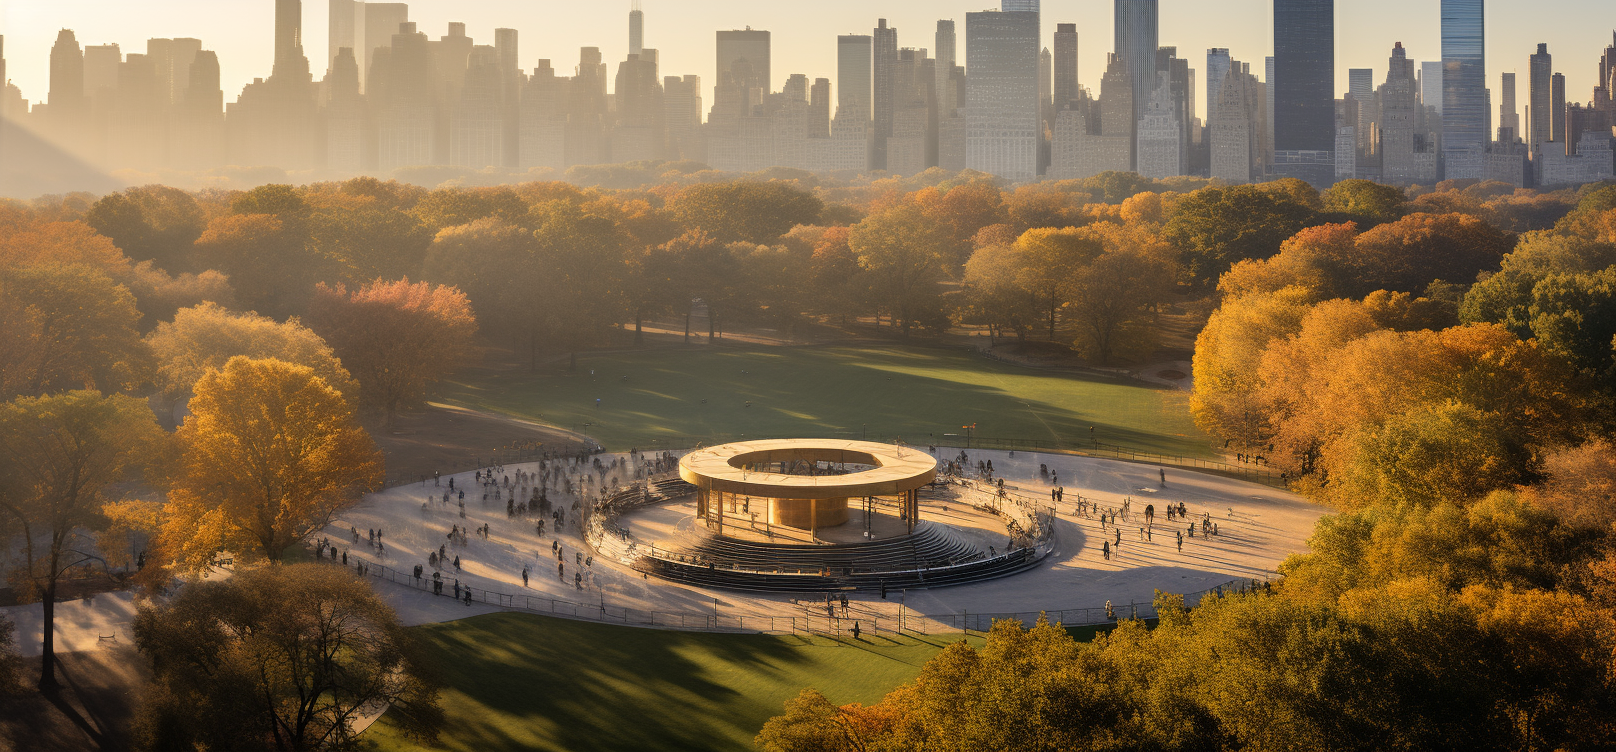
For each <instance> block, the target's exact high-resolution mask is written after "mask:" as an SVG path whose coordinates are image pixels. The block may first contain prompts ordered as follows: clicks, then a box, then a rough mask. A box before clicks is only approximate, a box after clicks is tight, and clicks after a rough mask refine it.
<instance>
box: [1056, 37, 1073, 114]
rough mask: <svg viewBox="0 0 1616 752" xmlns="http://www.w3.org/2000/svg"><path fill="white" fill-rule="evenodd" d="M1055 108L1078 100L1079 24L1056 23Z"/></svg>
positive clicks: (1063, 106) (1058, 108)
mask: <svg viewBox="0 0 1616 752" xmlns="http://www.w3.org/2000/svg"><path fill="white" fill-rule="evenodd" d="M1054 54H1055V109H1057V110H1063V109H1066V107H1067V106H1068V105H1070V104H1071V103H1072V102H1075V101H1077V81H1078V78H1077V24H1069V23H1063V24H1056V25H1055V53H1054Z"/></svg>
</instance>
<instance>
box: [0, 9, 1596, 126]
mask: <svg viewBox="0 0 1616 752" xmlns="http://www.w3.org/2000/svg"><path fill="white" fill-rule="evenodd" d="M983 4H984V3H982V2H981V0H976V1H975V2H957V1H955V0H942V1H941V2H933V3H918V2H912V1H911V0H893V1H892V2H890V3H886V4H883V5H880V6H870V5H868V4H855V3H852V2H846V1H844V0H831V1H830V2H828V3H822V4H821V6H820V7H821V10H820V11H819V12H816V13H814V14H811V17H808V18H798V17H797V15H799V14H793V13H792V12H790V11H789V10H787V9H784V8H774V7H760V6H758V5H756V4H749V3H741V2H735V1H734V0H713V1H712V2H707V3H703V4H702V5H703V7H701V8H699V9H691V8H687V7H681V6H680V5H677V4H673V3H666V4H663V3H657V2H655V0H647V2H644V3H642V7H644V10H645V13H646V22H645V31H644V39H645V42H644V43H645V46H646V47H648V48H655V49H658V50H659V51H660V54H661V58H660V67H661V70H662V72H663V73H664V74H668V75H676V74H677V75H684V74H696V75H701V76H702V77H703V78H704V79H705V78H706V77H707V76H709V75H711V72H712V70H713V69H714V65H715V60H714V56H713V49H712V45H711V43H710V40H711V39H712V38H713V34H714V32H716V31H718V30H728V29H744V28H746V27H747V26H751V27H752V28H754V29H762V30H770V31H773V32H774V35H773V36H774V39H773V47H774V49H773V55H774V61H773V65H772V75H771V81H770V82H769V85H770V88H772V89H775V90H778V89H779V88H780V87H781V86H782V85H783V84H784V82H785V80H786V78H787V77H788V76H790V75H791V74H794V73H801V74H805V75H807V76H808V78H809V79H810V80H812V79H814V78H818V77H827V78H831V79H832V80H835V76H836V67H837V59H836V55H837V50H836V42H835V37H836V36H837V35H842V34H868V33H870V29H871V28H872V27H874V26H875V25H876V20H877V19H878V18H882V17H884V18H886V19H888V23H889V25H890V26H891V27H894V28H896V29H899V30H900V34H899V37H898V42H897V43H898V45H899V46H900V47H917V48H925V49H928V50H929V49H931V47H933V39H932V35H933V30H934V29H935V27H936V22H937V20H938V19H950V18H952V19H953V20H955V21H956V22H957V23H960V24H963V22H964V14H965V13H966V12H971V11H977V10H980V9H981V8H980V7H978V6H981V5H983ZM1160 5H1161V9H1160V34H1159V43H1160V44H1161V45H1163V46H1176V47H1177V48H1178V49H1179V50H1180V54H1181V55H1185V56H1186V57H1189V58H1190V59H1192V60H1195V61H1196V62H1201V61H1202V56H1203V54H1204V52H1205V50H1207V49H1210V48H1228V49H1230V51H1231V54H1232V55H1233V56H1235V57H1237V58H1239V59H1242V60H1257V61H1260V60H1263V59H1264V58H1265V57H1267V56H1269V55H1272V54H1273V41H1272V28H1273V26H1272V21H1273V16H1272V2H1271V0H1233V2H1231V3H1224V4H1221V5H1219V6H1217V7H1216V8H1214V7H1212V6H1210V5H1207V4H1204V3H1194V2H1190V1H1189V0H1161V3H1160ZM1439 5H1440V4H1439V0H1425V1H1424V2H1421V3H1418V4H1416V5H1414V6H1413V7H1410V4H1408V3H1394V2H1388V1H1387V0H1363V1H1361V2H1354V3H1351V4H1342V5H1341V6H1340V7H1338V8H1337V9H1336V56H1335V62H1336V65H1335V80H1336V85H1335V90H1334V94H1335V95H1337V96H1339V95H1341V94H1343V93H1345V92H1346V91H1347V90H1348V86H1349V82H1348V70H1349V69H1351V68H1371V69H1373V70H1375V79H1376V80H1380V79H1381V78H1382V77H1383V76H1384V75H1385V72H1386V71H1385V69H1384V64H1385V62H1384V61H1385V51H1386V50H1387V49H1390V48H1391V47H1392V46H1393V44H1394V43H1396V42H1401V43H1402V44H1403V47H1404V48H1405V49H1407V50H1408V51H1409V56H1410V58H1411V59H1413V60H1416V61H1421V62H1424V61H1437V60H1440V59H1441V28H1440V7H1439ZM1598 5H1599V4H1598V3H1594V2H1585V1H1584V0H1549V1H1548V2H1546V3H1539V4H1533V5H1532V6H1531V7H1530V8H1527V7H1523V6H1521V5H1520V4H1509V3H1492V4H1490V5H1489V7H1488V8H1487V12H1488V24H1487V37H1486V54H1487V57H1486V63H1485V65H1486V70H1487V72H1488V86H1489V87H1496V86H1497V85H1498V81H1497V74H1498V73H1503V72H1515V73H1516V74H1517V80H1518V82H1519V83H1518V86H1520V87H1522V89H1524V87H1525V85H1526V82H1527V80H1528V74H1529V65H1528V58H1529V56H1530V55H1531V54H1532V53H1533V52H1535V51H1536V49H1537V45H1538V44H1539V43H1547V44H1548V45H1549V49H1551V50H1556V51H1558V52H1559V53H1560V54H1561V55H1562V56H1564V57H1566V59H1565V60H1564V61H1562V62H1561V63H1560V67H1561V69H1562V70H1563V71H1564V73H1565V76H1566V87H1567V90H1568V91H1573V92H1581V91H1586V90H1588V89H1590V88H1591V87H1592V86H1593V85H1594V75H1593V73H1592V70H1593V66H1592V63H1593V62H1594V61H1597V58H1598V55H1599V51H1600V50H1602V49H1603V48H1604V46H1605V45H1606V44H1608V39H1609V36H1608V35H1609V29H1608V28H1605V27H1608V26H1609V25H1610V24H1609V23H1595V24H1575V23H1563V24H1555V23H1547V22H1545V19H1552V18H1554V17H1556V16H1558V15H1560V14H1565V15H1567V16H1569V17H1580V16H1581V15H1585V14H1587V13H1592V12H1597V9H1598ZM619 6H621V7H619ZM151 7H152V6H151V5H150V4H140V5H138V6H137V5H136V4H130V3H121V2H112V1H111V0H64V1H63V2H58V3H49V4H46V3H8V4H6V5H5V7H4V8H3V9H0V35H4V36H5V37H6V58H7V62H8V69H7V75H8V77H9V78H10V80H11V81H12V82H13V83H15V84H16V85H17V86H18V87H19V88H20V89H21V90H22V94H23V96H24V97H26V98H28V99H29V100H30V101H38V100H41V99H43V98H44V97H45V94H46V90H47V82H48V78H49V51H50V46H51V44H52V43H53V42H54V41H55V37H56V32H57V30H58V29H59V28H70V29H73V30H74V31H75V32H76V34H77V37H78V39H79V42H80V43H81V44H84V45H102V44H119V45H120V46H122V47H123V48H124V49H125V50H126V51H132V50H136V49H142V48H144V46H145V42H146V40H147V39H149V38H183V37H191V38H196V39H200V40H202V43H203V45H204V46H205V47H206V48H208V49H212V50H216V51H217V52H218V55H219V65H220V78H221V84H222V88H223V89H224V92H225V94H226V97H227V99H230V100H233V99H234V97H235V95H237V94H239V93H240V92H241V90H242V88H243V87H244V86H245V85H246V84H248V83H250V82H251V81H252V80H253V79H254V78H260V77H267V76H268V75H269V73H270V71H271V68H272V66H273V63H274V44H275V43H274V38H273V35H272V34H263V33H262V31H263V30H265V29H272V28H273V25H274V24H273V22H274V8H273V5H272V4H270V3H249V4H246V5H244V6H243V8H242V14H240V15H233V16H229V17H220V16H219V15H218V14H217V12H216V8H217V5H209V4H206V3H204V2H201V1H200V0H168V2H165V3H164V4H163V7H164V8H165V9H166V10H165V12H162V13H152V12H151ZM630 8H631V3H630V2H628V1H627V0H625V1H624V2H621V3H600V4H589V5H588V6H587V7H584V6H576V7H570V6H569V7H561V8H548V9H545V10H544V11H543V12H542V13H541V12H540V11H539V10H536V9H534V8H533V7H532V6H531V4H524V3H520V2H515V1H514V0H486V1H485V2H480V3H477V4H475V5H467V4H463V3H452V2H447V0H418V1H417V2H413V3H410V17H411V20H413V21H415V22H416V23H417V24H418V27H419V28H420V29H421V30H422V31H423V32H426V33H428V34H429V35H431V36H432V37H434V38H436V37H437V36H438V35H441V34H443V33H444V30H445V29H446V28H447V26H448V24H449V23H450V22H463V23H465V24H466V27H467V34H468V35H470V36H471V37H473V38H476V39H478V40H479V41H480V42H483V41H492V40H493V38H494V29H495V28H497V27H509V28H514V29H516V30H518V31H519V32H520V33H521V35H522V42H521V51H520V55H519V58H518V60H519V63H520V65H521V67H522V68H524V69H527V70H531V69H532V68H533V67H534V66H535V64H536V62H537V61H538V60H540V59H552V60H557V61H566V60H572V59H575V57H576V54H577V49H578V47H579V46H593V47H599V48H600V49H601V51H602V57H603V59H605V60H609V61H615V60H621V59H622V58H623V57H624V56H625V55H627V54H628V51H629V49H628V47H629V38H628V34H626V33H625V19H626V18H627V16H628V13H629V10H630ZM1112 8H1113V0H1083V2H1046V3H1044V4H1043V8H1042V13H1043V24H1042V33H1041V40H1040V48H1047V47H1051V46H1052V40H1053V36H1054V32H1055V29H1056V24H1057V23H1075V24H1076V25H1077V32H1078V36H1079V45H1078V50H1079V55H1078V59H1079V63H1078V69H1079V81H1080V82H1081V83H1082V85H1083V86H1085V87H1087V88H1090V89H1093V90H1096V91H1097V90H1098V89H1099V86H1100V79H1101V77H1102V76H1103V74H1104V71H1105V69H1106V63H1107V61H1106V55H1107V54H1108V53H1110V52H1111V51H1112V50H1111V42H1112V36H1113V23H1112V12H1113V11H1112ZM208 10H215V12H212V13H210V12H208ZM545 13H549V14H550V15H551V18H549V19H547V18H546V17H545V15H544V14H545ZM1388 13H1407V14H1409V16H1410V18H1409V20H1408V22H1407V23H1386V22H1385V20H1384V19H1385V18H1386V14H1388ZM556 14H560V17H561V18H562V20H563V22H562V23H557V22H556V20H555V18H554V16H555V15H556ZM243 16H244V17H245V18H246V19H247V22H243ZM259 16H262V18H261V19H260V18H258V17H259ZM327 18H328V7H327V2H326V0H308V2H305V3H304V7H303V27H304V38H303V45H304V48H305V50H306V51H307V52H308V53H309V58H310V67H311V69H312V72H313V74H314V75H315V77H316V78H320V77H323V76H324V75H325V72H326V71H325V69H326V62H325V58H326V57H327V56H326V54H325V51H326V50H327V48H328V35H327V28H328V25H327ZM1231 19H1238V21H1235V20H1231ZM697 34H699V36H693V35H697ZM933 52H935V51H933ZM1584 55H1586V62H1585V61H1584V60H1583V59H1582V56H1584ZM960 57H961V58H962V60H963V61H964V63H965V64H966V65H968V64H969V61H968V60H965V59H964V58H966V55H965V50H964V49H963V45H962V49H961V50H960ZM1195 67H1200V66H1198V65H1197V66H1195ZM366 73H367V71H361V73H360V75H361V76H364V75H366ZM833 97H835V98H839V95H838V94H833ZM1517 100H1518V101H1521V102H1525V101H1527V92H1525V91H1524V90H1522V91H1519V92H1518V94H1517ZM1493 102H1494V103H1495V104H1496V103H1497V102H1498V99H1497V98H1496V97H1495V98H1494V100H1493ZM1206 112H1207V110H1206V103H1205V101H1204V98H1200V101H1198V102H1197V109H1196V114H1197V116H1199V117H1202V118H1205V117H1206Z"/></svg>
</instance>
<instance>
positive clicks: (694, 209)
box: [668, 180, 824, 243]
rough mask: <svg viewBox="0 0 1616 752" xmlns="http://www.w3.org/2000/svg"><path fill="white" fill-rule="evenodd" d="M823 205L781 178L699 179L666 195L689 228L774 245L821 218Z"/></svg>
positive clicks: (676, 216)
mask: <svg viewBox="0 0 1616 752" xmlns="http://www.w3.org/2000/svg"><path fill="white" fill-rule="evenodd" d="M822 209H824V204H823V203H822V202H821V201H820V200H819V199H817V198H815V197H814V196H813V195H812V194H810V193H807V192H805V191H801V190H798V189H796V188H793V187H791V186H790V185H788V184H786V183H781V182H767V183H764V182H756V181H746V180H741V181H735V182H729V183H698V184H696V185H692V186H690V187H688V188H685V189H684V190H681V191H679V192H678V193H677V194H675V195H674V196H673V197H672V198H670V199H668V212H669V213H670V214H672V215H673V217H674V219H676V220H678V222H679V223H680V224H682V225H684V227H685V228H686V229H689V230H701V231H702V232H705V233H707V234H708V235H711V236H712V237H714V238H717V239H718V240H720V241H723V242H732V241H746V242H748V243H772V242H774V241H775V240H778V239H779V238H780V236H782V235H784V234H786V233H787V232H788V231H790V230H791V228H793V227H796V226H797V225H811V224H814V223H816V222H818V221H819V213H820V211H821V210H822Z"/></svg>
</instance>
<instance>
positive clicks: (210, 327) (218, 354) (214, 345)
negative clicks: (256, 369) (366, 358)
mask: <svg viewBox="0 0 1616 752" xmlns="http://www.w3.org/2000/svg"><path fill="white" fill-rule="evenodd" d="M146 344H147V345H149V346H150V347H151V349H152V352H153V354H155V356H156V358H157V384H158V387H159V388H161V389H162V390H163V392H164V393H165V394H166V395H168V396H169V397H170V398H173V399H181V398H183V397H185V396H186V395H188V394H190V393H191V389H192V387H194V386H196V382H197V381H198V380H200V379H201V378H202V375H203V374H205V373H207V372H208V371H210V370H213V371H216V370H219V369H222V368H224V366H225V364H226V363H228V362H229V361H230V359H231V358H234V357H236V356H242V357H247V358H254V359H265V358H274V359H276V360H282V361H285V362H287V363H294V364H297V365H301V366H306V367H308V368H310V369H312V370H313V371H314V374H315V375H316V376H319V377H320V379H321V380H323V381H324V382H325V383H326V384H328V385H330V386H331V387H333V388H335V389H336V390H337V391H339V392H342V393H343V394H344V395H347V396H348V398H350V399H352V398H354V397H357V396H358V394H359V384H356V383H355V382H354V380H353V377H352V376H351V375H350V374H349V371H348V369H347V368H345V367H344V365H343V362H342V361H340V360H338V359H337V356H336V354H335V353H334V352H332V349H331V347H330V345H328V344H326V341H325V340H323V339H321V338H320V335H318V334H315V333H314V331H313V330H311V329H309V328H308V327H306V326H303V325H302V324H301V323H299V322H298V321H296V320H292V321H287V322H285V323H280V322H277V321H275V320H274V319H271V318H267V317H264V316H259V315H258V314H255V313H237V312H235V311H231V310H227V309H225V308H221V307H219V306H216V305H213V304H211V303H206V304H203V305H200V306H196V307H194V308H185V309H181V310H180V311H179V312H177V313H176V314H175V315H174V320H173V321H171V322H165V323H163V324H159V325H158V327H157V329H156V330H155V331H153V332H152V333H151V334H149V335H147V336H146Z"/></svg>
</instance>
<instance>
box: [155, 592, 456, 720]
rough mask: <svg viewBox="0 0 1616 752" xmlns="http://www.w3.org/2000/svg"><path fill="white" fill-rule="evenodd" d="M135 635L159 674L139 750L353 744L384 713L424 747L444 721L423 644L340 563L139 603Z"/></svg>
mask: <svg viewBox="0 0 1616 752" xmlns="http://www.w3.org/2000/svg"><path fill="white" fill-rule="evenodd" d="M133 631H134V635H135V645H136V646H137V647H139V648H140V651H141V653H143V654H144V655H145V656H146V657H147V659H148V660H150V661H151V668H152V671H153V675H154V676H153V688H152V689H151V690H150V691H149V692H148V693H147V694H146V696H145V698H144V700H143V701H142V703H141V705H140V708H139V710H138V713H137V716H136V719H135V736H136V739H137V741H138V743H139V745H140V747H141V748H142V749H151V750H168V749H234V750H264V751H265V752H268V751H270V750H334V749H350V748H352V747H353V745H354V744H355V742H356V740H357V737H358V731H357V730H356V729H355V725H356V724H357V723H358V722H359V720H360V719H361V718H362V717H364V716H365V715H366V714H369V713H372V712H374V711H375V710H376V709H378V708H386V709H387V717H388V719H389V720H390V721H391V722H393V723H396V724H399V725H400V727H401V728H402V730H403V731H404V732H405V733H406V734H407V735H408V736H410V737H411V738H412V739H414V740H415V741H417V742H421V743H427V744H431V743H432V742H433V741H435V739H436V738H437V733H438V730H439V729H440V728H441V727H442V725H443V712H442V710H441V709H439V707H438V684H437V681H436V679H435V678H434V676H433V675H432V673H431V672H430V670H429V669H428V668H427V666H426V664H425V662H424V660H423V659H424V656H423V655H422V653H421V651H420V647H419V646H418V645H417V644H416V643H415V641H414V640H413V639H412V638H411V637H410V635H409V633H408V632H407V631H405V629H404V627H403V625H402V624H400V623H399V620H398V616H397V615H396V614H394V613H393V610H392V609H391V608H389V607H388V606H387V604H386V603H385V602H383V601H382V599H381V598H380V597H378V596H377V595H376V594H375V593H374V592H372V591H371V589H370V587H369V586H367V585H366V584H365V583H364V582H363V581H362V580H360V579H359V578H358V577H357V576H355V575H354V574H353V573H351V572H348V571H347V570H345V569H343V568H341V567H332V566H326V565H323V564H294V565H288V566H275V567H263V568H259V569H254V570H251V571H246V572H242V573H239V574H237V575H236V576H234V577H232V578H230V579H228V580H224V581H215V582H209V581H201V582H195V583H190V584H187V585H186V586H185V587H184V588H183V589H181V590H180V591H179V593H178V594H177V595H175V596H174V597H172V598H170V599H168V600H167V601H166V602H163V603H162V604H161V605H145V606H142V607H141V608H140V610H139V612H138V613H137V614H136V616H135V621H134V628H133Z"/></svg>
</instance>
